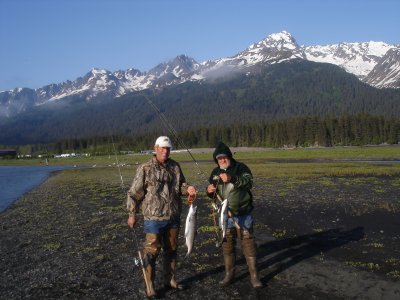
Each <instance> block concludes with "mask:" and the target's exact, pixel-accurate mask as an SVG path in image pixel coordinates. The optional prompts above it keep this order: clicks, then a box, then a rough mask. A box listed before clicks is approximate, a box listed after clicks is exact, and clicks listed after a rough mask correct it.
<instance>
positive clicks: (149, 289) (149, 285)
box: [143, 256, 157, 298]
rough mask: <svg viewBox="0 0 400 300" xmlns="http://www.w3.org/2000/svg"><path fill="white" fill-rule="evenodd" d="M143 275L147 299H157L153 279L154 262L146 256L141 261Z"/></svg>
mask: <svg viewBox="0 0 400 300" xmlns="http://www.w3.org/2000/svg"><path fill="white" fill-rule="evenodd" d="M143 269H144V270H143V275H144V281H145V284H146V295H147V297H148V298H155V297H157V293H156V290H155V288H154V277H155V260H154V259H151V258H149V256H147V257H146V258H145V259H144V260H143Z"/></svg>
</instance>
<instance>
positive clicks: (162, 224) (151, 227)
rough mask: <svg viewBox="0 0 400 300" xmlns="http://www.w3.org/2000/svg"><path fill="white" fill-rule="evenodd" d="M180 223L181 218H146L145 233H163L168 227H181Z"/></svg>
mask: <svg viewBox="0 0 400 300" xmlns="http://www.w3.org/2000/svg"><path fill="white" fill-rule="evenodd" d="M180 223H181V222H180V219H179V218H173V219H171V220H166V221H155V220H144V224H143V227H144V232H145V233H156V234H163V233H164V232H166V231H167V230H168V229H171V228H179V227H180Z"/></svg>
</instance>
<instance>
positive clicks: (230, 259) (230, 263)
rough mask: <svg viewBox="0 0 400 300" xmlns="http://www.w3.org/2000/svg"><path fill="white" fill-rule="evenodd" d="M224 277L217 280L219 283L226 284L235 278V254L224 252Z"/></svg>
mask: <svg viewBox="0 0 400 300" xmlns="http://www.w3.org/2000/svg"><path fill="white" fill-rule="evenodd" d="M224 263H225V277H224V279H223V280H221V281H220V282H219V284H220V285H223V286H225V285H228V284H230V283H231V282H232V280H233V279H234V278H235V254H224Z"/></svg>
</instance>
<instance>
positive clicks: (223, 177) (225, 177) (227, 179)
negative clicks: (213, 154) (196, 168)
mask: <svg viewBox="0 0 400 300" xmlns="http://www.w3.org/2000/svg"><path fill="white" fill-rule="evenodd" d="M219 178H221V180H222V181H223V182H225V183H227V182H230V181H231V175H229V174H228V173H221V174H219Z"/></svg>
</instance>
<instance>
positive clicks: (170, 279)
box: [164, 259, 185, 290]
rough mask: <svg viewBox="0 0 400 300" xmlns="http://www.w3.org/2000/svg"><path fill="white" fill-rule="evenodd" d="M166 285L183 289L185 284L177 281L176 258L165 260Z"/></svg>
mask: <svg viewBox="0 0 400 300" xmlns="http://www.w3.org/2000/svg"><path fill="white" fill-rule="evenodd" d="M164 271H165V277H164V278H165V287H166V288H172V289H177V290H183V289H184V288H185V286H184V285H183V284H180V283H178V282H177V281H176V259H172V260H169V261H166V262H165V265H164Z"/></svg>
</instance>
